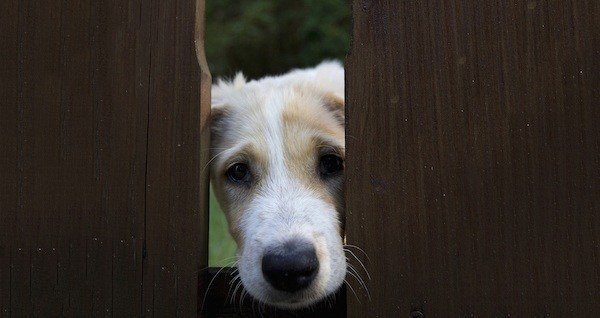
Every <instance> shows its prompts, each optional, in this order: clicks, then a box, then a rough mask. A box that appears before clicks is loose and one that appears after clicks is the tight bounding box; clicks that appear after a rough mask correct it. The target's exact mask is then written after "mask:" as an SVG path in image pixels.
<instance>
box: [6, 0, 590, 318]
mask: <svg viewBox="0 0 600 318" xmlns="http://www.w3.org/2000/svg"><path fill="white" fill-rule="evenodd" d="M203 7H204V1H203V0H165V1H157V0H146V1H144V0H122V1H117V0H112V1H108V0H98V1H93V0H81V1H57V0H51V1H32V0H5V1H2V2H1V3H0V19H1V21H2V24H0V32H1V33H0V34H1V36H2V46H1V47H0V50H1V51H0V52H1V57H2V64H3V65H2V68H1V69H0V79H1V81H2V82H1V83H2V85H1V90H0V105H1V107H2V108H1V113H0V150H1V151H2V155H1V156H0V180H1V181H0V183H1V185H2V187H0V316H2V317H5V316H6V317H20V316H37V317H55V316H90V315H93V316H118V317H132V316H161V317H162V316H183V317H189V316H196V315H200V316H208V317H224V316H228V317H233V316H240V315H246V316H252V315H253V311H252V304H245V307H243V308H241V311H242V312H244V313H242V312H240V309H236V306H235V305H231V304H229V305H228V304H226V300H225V299H224V298H226V294H227V293H226V291H225V290H226V289H227V288H228V286H227V280H226V279H227V276H222V278H219V277H217V279H215V282H214V284H215V286H216V287H214V290H211V291H210V292H209V294H208V298H207V300H208V301H207V302H206V306H205V307H204V308H203V310H202V311H200V305H201V303H202V302H203V296H204V293H205V290H206V286H207V282H208V280H209V279H212V277H213V276H214V273H215V271H214V270H203V269H204V268H205V267H206V264H207V259H206V258H207V224H208V223H207V215H208V214H207V196H206V193H207V188H206V186H207V176H206V171H205V169H203V167H204V166H205V163H206V161H207V154H208V151H207V149H208V135H207V134H206V129H205V128H206V120H207V118H208V112H209V103H210V102H209V100H210V99H209V88H210V81H211V80H210V76H209V74H208V70H207V67H206V63H205V61H204V56H203V38H202V37H203V26H202V21H203V15H204V12H203ZM599 14H600V2H598V1H592V0H580V1H560V2H559V1H533V0H532V1H494V0H482V1H463V0H458V1H450V0H443V1H391V0H388V1H384V0H381V1H367V0H355V1H354V3H353V29H352V34H353V42H352V47H351V50H350V53H349V55H348V59H347V64H346V70H347V79H346V81H347V117H346V120H347V135H346V141H347V155H348V158H347V182H346V197H347V204H346V229H347V240H348V242H349V243H351V244H355V245H358V246H361V247H362V248H364V250H365V252H366V253H367V254H368V255H369V256H368V258H367V257H366V256H364V255H361V254H357V256H359V258H361V259H362V261H363V262H364V263H365V264H366V265H367V267H368V269H369V271H370V275H371V277H372V280H370V281H369V282H368V284H367V285H368V288H369V293H370V299H369V297H368V295H367V293H366V291H365V290H364V289H362V288H358V284H357V282H356V281H352V280H350V282H351V283H352V285H353V286H354V290H355V291H356V292H357V294H358V295H357V297H355V295H354V294H353V293H352V292H349V291H348V292H346V293H344V291H342V292H341V294H340V297H339V299H338V301H337V302H336V304H335V306H333V307H332V308H330V307H327V306H324V307H323V308H320V309H319V310H320V311H318V312H317V313H301V314H298V313H296V315H300V316H302V315H304V316H318V315H321V316H337V317H344V316H349V317H424V316H426V317H463V316H473V317H487V316H489V317H498V316H502V317H506V316H511V317H539V316H552V317H595V316H600V288H599V286H600V203H599V202H600V91H599V90H600V81H599V74H600V68H599V62H598V61H599V60H600V56H599V55H600V53H599V52H600V46H599V43H598V41H599V38H600V35H599V31H598V30H600V23H599V20H600V19H598V16H599ZM196 21H198V23H196ZM196 48H197V50H196ZM198 61H200V63H198ZM346 300H347V302H346ZM272 314H277V315H278V316H283V315H285V313H280V312H279V313H272ZM292 315H293V314H292Z"/></svg>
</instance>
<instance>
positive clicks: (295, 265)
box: [262, 240, 319, 293]
mask: <svg viewBox="0 0 600 318" xmlns="http://www.w3.org/2000/svg"><path fill="white" fill-rule="evenodd" d="M262 272H263V274H264V276H265V279H266V280H267V281H268V282H269V283H270V284H271V285H272V286H273V287H274V288H275V289H278V290H281V291H286V292H290V293H291V292H295V291H298V290H300V289H303V288H306V287H308V285H310V283H312V281H313V280H314V279H315V277H316V276H317V273H318V272H319V260H318V259H317V254H316V253H315V248H314V247H313V245H312V244H311V243H308V242H304V241H299V240H294V241H289V242H286V243H285V244H283V245H281V246H278V247H275V248H273V249H270V250H268V251H267V253H265V255H264V256H263V258H262Z"/></svg>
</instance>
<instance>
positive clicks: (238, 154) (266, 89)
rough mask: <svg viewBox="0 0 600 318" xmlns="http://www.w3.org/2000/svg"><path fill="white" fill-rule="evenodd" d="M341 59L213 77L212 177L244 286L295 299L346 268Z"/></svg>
mask: <svg viewBox="0 0 600 318" xmlns="http://www.w3.org/2000/svg"><path fill="white" fill-rule="evenodd" d="M343 85H344V82H343V69H342V67H341V66H340V65H339V64H337V63H327V64H322V65H320V66H319V67H317V68H315V69H310V70H302V71H295V72H292V73H289V74H287V75H284V76H280V77H270V78H265V79H262V80H259V81H252V82H249V83H246V82H245V80H244V79H243V77H241V76H239V75H238V77H237V78H236V79H235V80H234V81H233V82H231V83H226V82H220V83H219V84H218V85H216V86H214V87H213V107H212V114H211V132H212V137H211V138H212V142H211V152H212V154H211V179H212V182H213V187H214V189H215V194H216V196H217V199H218V200H219V202H220V204H221V206H222V208H223V210H224V211H225V214H226V216H227V219H228V222H229V230H230V233H231V234H232V236H233V237H234V239H235V240H236V242H237V244H238V257H239V261H238V268H239V274H240V278H241V281H242V283H243V285H244V287H245V289H246V290H247V291H248V292H249V293H250V294H251V295H252V296H253V297H254V298H256V299H257V300H259V301H262V302H265V303H268V304H270V305H274V306H277V307H283V308H299V307H304V306H307V305H309V304H312V303H314V302H316V301H319V300H321V299H323V298H325V297H327V296H328V295H330V294H332V293H333V292H335V291H336V290H337V289H338V288H339V287H340V286H341V284H342V283H343V281H344V277H345V275H346V258H345V255H344V252H343V242H342V227H341V222H340V213H341V212H342V210H343V200H342V196H343V193H342V191H343V178H344V176H343V170H344V153H345V151H344V126H343V121H344V118H343V112H344V102H343Z"/></svg>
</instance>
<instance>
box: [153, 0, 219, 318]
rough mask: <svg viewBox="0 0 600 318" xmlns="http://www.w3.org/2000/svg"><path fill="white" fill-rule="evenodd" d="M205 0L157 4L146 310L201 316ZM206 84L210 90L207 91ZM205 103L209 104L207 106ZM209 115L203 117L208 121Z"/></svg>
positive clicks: (207, 79)
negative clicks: (199, 28)
mask: <svg viewBox="0 0 600 318" xmlns="http://www.w3.org/2000/svg"><path fill="white" fill-rule="evenodd" d="M203 8H204V6H203V1H189V0H179V1H155V2H152V5H151V10H150V12H151V20H152V29H151V32H150V34H151V49H150V50H151V70H150V99H149V103H148V106H149V130H148V168H147V182H146V206H147V209H146V228H145V231H146V251H147V257H146V258H145V259H144V277H143V286H144V287H143V312H144V314H147V315H156V316H185V317H189V316H192V315H196V313H197V311H198V308H197V304H198V284H199V280H198V276H199V269H200V268H202V267H205V266H206V264H207V259H206V255H207V247H208V246H207V243H208V242H207V233H208V231H207V224H208V222H207V221H208V219H207V215H208V214H207V207H208V205H207V201H206V200H207V196H206V195H207V188H206V180H207V178H206V171H203V170H202V167H203V166H204V163H205V162H206V155H207V154H208V151H206V150H205V149H208V143H207V141H208V139H207V136H206V135H205V133H206V131H205V129H204V127H205V126H206V125H205V124H206V116H207V115H208V111H209V107H210V105H209V95H208V94H209V87H210V76H208V70H207V69H206V63H203V64H204V65H203V66H204V69H201V68H200V65H199V63H198V60H197V56H196V51H195V50H196V47H195V42H194V41H195V37H196V35H195V32H194V30H195V28H196V25H195V19H196V15H197V10H203ZM201 87H202V88H201ZM201 101H202V102H203V103H202V105H201ZM201 115H202V116H201Z"/></svg>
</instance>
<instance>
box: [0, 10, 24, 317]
mask: <svg viewBox="0 0 600 318" xmlns="http://www.w3.org/2000/svg"><path fill="white" fill-rule="evenodd" d="M19 9H20V6H19V3H18V2H17V1H2V2H1V3H0V19H1V21H3V23H0V34H2V41H3V43H4V44H3V45H2V46H0V56H2V57H3V59H4V62H3V66H2V67H1V68H0V79H2V86H3V87H2V89H0V101H2V102H0V103H2V104H1V105H4V103H6V105H11V107H2V116H0V136H2V137H1V138H0V151H2V156H0V176H1V178H2V179H3V181H2V182H3V183H5V184H6V185H12V186H2V187H0V315H2V316H9V315H10V314H11V308H12V307H11V304H12V297H11V295H12V294H11V293H12V286H11V278H12V275H13V273H12V269H13V244H15V243H16V242H15V237H17V232H16V229H15V224H14V223H15V217H16V214H17V206H16V202H17V196H18V191H17V187H16V185H17V182H18V173H17V161H18V153H17V149H18V143H19V141H18V135H17V129H16V128H17V123H18V117H19V114H18V108H17V107H16V105H17V104H18V98H19V88H18V87H19V69H18V66H19V54H18V52H19V17H20V16H21V15H20V12H19Z"/></svg>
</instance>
